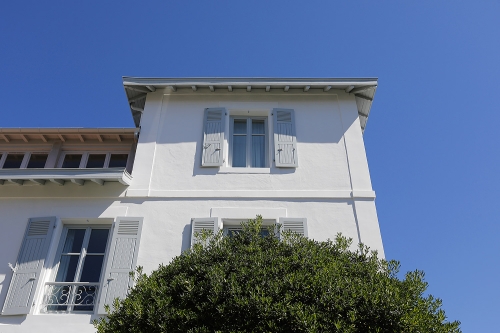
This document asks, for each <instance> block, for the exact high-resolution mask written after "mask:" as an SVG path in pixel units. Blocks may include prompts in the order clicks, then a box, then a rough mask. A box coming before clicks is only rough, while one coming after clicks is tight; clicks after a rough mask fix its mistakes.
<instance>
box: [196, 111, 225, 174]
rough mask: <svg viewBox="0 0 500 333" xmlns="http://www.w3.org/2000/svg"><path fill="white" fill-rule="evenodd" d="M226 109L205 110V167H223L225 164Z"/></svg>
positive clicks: (203, 163)
mask: <svg viewBox="0 0 500 333" xmlns="http://www.w3.org/2000/svg"><path fill="white" fill-rule="evenodd" d="M225 124H226V109H224V108H211V109H205V117H204V122H203V147H202V158H201V165H202V166H204V167H217V166H221V165H222V164H223V162H224V154H223V151H224V125H225Z"/></svg>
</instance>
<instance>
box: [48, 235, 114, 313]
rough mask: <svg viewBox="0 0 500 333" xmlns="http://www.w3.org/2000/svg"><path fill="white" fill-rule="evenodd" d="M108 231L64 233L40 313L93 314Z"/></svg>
mask: <svg viewBox="0 0 500 333" xmlns="http://www.w3.org/2000/svg"><path fill="white" fill-rule="evenodd" d="M109 230H110V228H109V227H77V226H71V227H67V228H65V229H64V233H63V237H62V238H61V243H60V246H59V251H58V255H57V257H58V261H57V265H56V275H55V279H54V282H48V283H46V285H45V291H44V299H43V309H42V311H43V312H84V311H86V312H93V311H94V306H95V304H97V295H98V291H99V286H100V279H101V274H102V270H103V263H104V255H105V252H106V246H107V243H108V238H109Z"/></svg>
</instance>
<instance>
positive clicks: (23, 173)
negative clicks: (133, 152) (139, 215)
mask: <svg viewBox="0 0 500 333" xmlns="http://www.w3.org/2000/svg"><path fill="white" fill-rule="evenodd" d="M131 180H132V176H131V175H130V174H129V173H128V172H127V171H126V170H125V169H124V168H107V169H100V168H99V169H61V168H54V169H48V168H47V169H0V185H6V184H16V185H28V184H32V185H45V183H46V182H52V183H55V184H57V185H61V186H62V185H64V184H66V183H68V182H71V183H74V184H77V185H80V186H81V185H84V184H85V182H88V181H90V182H93V183H96V184H99V185H104V183H105V182H119V183H120V184H122V185H126V186H128V185H130V181H131Z"/></svg>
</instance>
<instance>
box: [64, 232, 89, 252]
mask: <svg viewBox="0 0 500 333" xmlns="http://www.w3.org/2000/svg"><path fill="white" fill-rule="evenodd" d="M83 237H85V229H69V230H68V234H67V235H66V241H65V242H64V247H63V250H62V253H80V252H81V251H82V243H83Z"/></svg>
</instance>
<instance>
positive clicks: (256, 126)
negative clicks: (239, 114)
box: [252, 120, 266, 134]
mask: <svg viewBox="0 0 500 333" xmlns="http://www.w3.org/2000/svg"><path fill="white" fill-rule="evenodd" d="M265 133H266V129H265V127H264V120H252V134H265Z"/></svg>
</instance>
